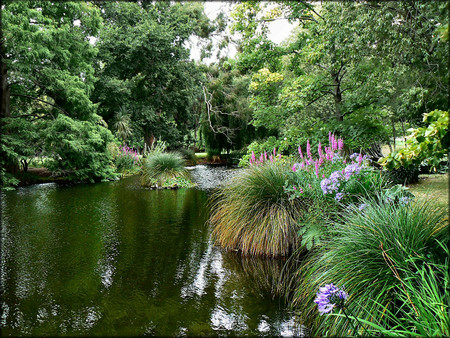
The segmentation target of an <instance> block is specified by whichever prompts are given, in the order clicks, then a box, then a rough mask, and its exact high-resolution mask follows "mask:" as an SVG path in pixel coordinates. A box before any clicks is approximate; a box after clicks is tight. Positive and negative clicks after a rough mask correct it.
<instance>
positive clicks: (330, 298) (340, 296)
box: [314, 283, 348, 315]
mask: <svg viewBox="0 0 450 338" xmlns="http://www.w3.org/2000/svg"><path fill="white" fill-rule="evenodd" d="M347 297H348V295H347V293H346V292H345V291H344V288H342V289H339V288H338V287H336V286H334V285H333V283H331V284H327V285H325V286H324V287H320V288H319V292H318V293H317V294H316V299H314V303H316V304H317V306H318V308H319V312H320V315H323V314H324V313H330V312H331V311H333V308H334V307H335V306H336V307H337V308H339V309H342V308H343V307H344V303H345V300H346V299H347Z"/></svg>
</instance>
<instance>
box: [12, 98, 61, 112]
mask: <svg viewBox="0 0 450 338" xmlns="http://www.w3.org/2000/svg"><path fill="white" fill-rule="evenodd" d="M10 95H11V96H20V97H26V98H29V99H32V100H36V101H39V102H42V103H45V104H48V105H49V106H52V107H55V108H56V109H59V110H60V111H62V112H63V113H64V114H66V115H67V116H69V113H68V112H67V111H65V110H64V109H62V108H61V107H59V106H57V105H56V104H53V103H50V102H48V101H44V100H41V99H39V98H37V97H33V96H29V95H25V94H14V93H11V94H10Z"/></svg>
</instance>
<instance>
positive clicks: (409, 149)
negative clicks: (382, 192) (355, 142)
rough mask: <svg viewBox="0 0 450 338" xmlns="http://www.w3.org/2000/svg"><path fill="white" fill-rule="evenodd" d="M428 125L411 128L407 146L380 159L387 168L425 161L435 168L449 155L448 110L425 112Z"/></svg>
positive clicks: (417, 164) (424, 120) (406, 166)
mask: <svg viewBox="0 0 450 338" xmlns="http://www.w3.org/2000/svg"><path fill="white" fill-rule="evenodd" d="M423 122H424V123H427V124H428V125H427V126H426V127H422V128H417V129H410V132H411V135H410V136H409V138H408V140H407V141H406V147H405V148H403V149H400V150H399V151H397V152H393V153H390V154H389V155H388V156H387V157H384V158H382V159H380V161H379V162H380V163H381V164H382V165H383V166H385V167H386V168H387V169H390V170H392V169H398V168H400V167H404V168H406V169H408V168H410V167H416V168H417V167H418V166H419V165H420V164H422V163H425V164H428V165H430V166H431V168H433V169H435V170H436V168H437V167H438V166H439V164H440V162H441V161H442V160H443V159H445V157H447V155H448V147H449V144H450V139H449V137H450V136H449V133H448V112H446V111H441V110H433V111H432V112H430V113H427V114H424V118H423Z"/></svg>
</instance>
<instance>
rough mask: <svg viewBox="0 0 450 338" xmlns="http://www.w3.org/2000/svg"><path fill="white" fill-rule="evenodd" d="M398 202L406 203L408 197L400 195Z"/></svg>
mask: <svg viewBox="0 0 450 338" xmlns="http://www.w3.org/2000/svg"><path fill="white" fill-rule="evenodd" d="M399 202H400V204H401V205H407V204H408V203H409V197H407V196H404V197H400V200H399Z"/></svg>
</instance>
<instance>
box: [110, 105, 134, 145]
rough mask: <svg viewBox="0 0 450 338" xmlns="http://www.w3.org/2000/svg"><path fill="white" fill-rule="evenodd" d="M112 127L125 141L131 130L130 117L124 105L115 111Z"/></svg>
mask: <svg viewBox="0 0 450 338" xmlns="http://www.w3.org/2000/svg"><path fill="white" fill-rule="evenodd" d="M113 128H114V130H115V131H116V135H117V136H118V137H119V138H121V139H122V141H123V142H125V141H126V140H127V139H128V137H130V135H131V133H132V132H133V128H132V127H131V117H130V114H129V113H128V112H127V110H126V108H125V107H123V106H122V107H120V108H119V111H118V112H117V113H116V116H115V117H114V122H113Z"/></svg>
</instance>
